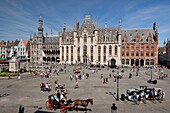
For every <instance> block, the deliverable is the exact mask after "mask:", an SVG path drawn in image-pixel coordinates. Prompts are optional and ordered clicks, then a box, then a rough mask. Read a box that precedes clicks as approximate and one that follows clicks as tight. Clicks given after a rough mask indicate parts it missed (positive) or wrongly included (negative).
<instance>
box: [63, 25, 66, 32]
mask: <svg viewBox="0 0 170 113" xmlns="http://www.w3.org/2000/svg"><path fill="white" fill-rule="evenodd" d="M65 31H66V23H64V28H63V32H65Z"/></svg>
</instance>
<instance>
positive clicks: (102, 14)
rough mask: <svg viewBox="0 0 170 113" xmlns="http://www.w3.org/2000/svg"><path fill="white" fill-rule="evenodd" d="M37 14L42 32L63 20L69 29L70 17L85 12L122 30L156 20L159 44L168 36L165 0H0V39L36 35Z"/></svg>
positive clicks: (148, 25) (168, 10) (169, 21)
mask: <svg viewBox="0 0 170 113" xmlns="http://www.w3.org/2000/svg"><path fill="white" fill-rule="evenodd" d="M40 15H41V16H42V18H43V21H44V25H43V26H44V35H45V33H46V32H47V33H48V34H50V33H51V29H52V31H53V34H57V33H58V32H59V30H60V25H63V24H64V23H66V26H67V29H72V28H73V24H74V20H77V21H78V22H80V24H81V23H82V21H83V19H84V17H85V15H91V18H92V19H93V21H96V20H97V21H98V26H99V27H104V23H105V22H107V26H108V27H114V26H118V22H119V20H120V19H121V22H122V28H123V29H132V28H152V25H153V22H156V23H157V27H158V32H159V44H158V45H159V46H162V45H163V41H164V40H167V39H168V38H169V39H170V1H169V0H0V40H6V41H7V40H16V39H24V40H27V39H29V37H30V35H33V34H34V33H36V34H37V28H38V19H39V17H40Z"/></svg>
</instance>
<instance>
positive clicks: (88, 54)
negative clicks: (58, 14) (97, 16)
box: [59, 15, 121, 65]
mask: <svg viewBox="0 0 170 113" xmlns="http://www.w3.org/2000/svg"><path fill="white" fill-rule="evenodd" d="M59 34H60V63H69V64H71V63H73V64H77V63H84V64H106V65H108V64H109V65H110V64H111V63H113V65H114V64H116V65H121V59H120V45H121V31H120V26H119V27H115V28H114V27H113V28H107V25H105V27H104V28H98V27H97V24H96V25H95V24H94V23H93V21H92V19H91V18H90V16H89V15H87V16H86V17H85V19H84V22H83V23H82V25H81V26H79V23H78V22H75V23H74V29H72V30H67V29H66V25H64V28H63V30H62V31H60V33H59Z"/></svg>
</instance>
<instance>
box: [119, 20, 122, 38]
mask: <svg viewBox="0 0 170 113" xmlns="http://www.w3.org/2000/svg"><path fill="white" fill-rule="evenodd" d="M121 27H122V21H121V19H120V20H119V27H118V35H119V34H122V33H121Z"/></svg>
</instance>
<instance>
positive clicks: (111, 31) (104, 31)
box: [98, 28, 118, 40]
mask: <svg viewBox="0 0 170 113" xmlns="http://www.w3.org/2000/svg"><path fill="white" fill-rule="evenodd" d="M117 32H118V28H99V29H98V33H99V38H101V39H103V37H104V36H105V37H109V38H110V39H111V40H113V39H115V38H116V37H117Z"/></svg>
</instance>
